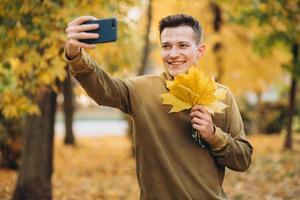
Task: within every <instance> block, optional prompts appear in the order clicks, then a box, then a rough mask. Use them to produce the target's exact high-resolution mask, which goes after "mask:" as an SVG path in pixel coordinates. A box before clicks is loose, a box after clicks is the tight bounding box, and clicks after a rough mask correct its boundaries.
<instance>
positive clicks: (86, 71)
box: [64, 50, 134, 114]
mask: <svg viewBox="0 0 300 200" xmlns="http://www.w3.org/2000/svg"><path fill="white" fill-rule="evenodd" d="M64 59H65V60H66V61H67V62H68V63H69V67H70V72H71V74H72V75H73V76H74V77H75V78H76V79H77V81H78V82H79V83H80V84H81V86H82V87H83V88H84V90H85V91H86V92H87V94H88V95H89V96H90V97H91V98H92V99H93V100H95V101H96V103H98V104H99V105H104V106H110V107H114V108H118V109H120V110H121V111H123V112H125V113H127V114H132V113H133V112H134V110H133V109H132V104H131V96H130V95H131V94H134V93H133V92H131V90H133V88H134V86H133V85H132V83H131V82H130V81H126V80H121V79H118V78H113V77H111V76H110V75H109V74H108V73H107V72H105V71H104V70H103V69H102V68H101V67H100V66H99V65H98V64H97V63H96V62H95V61H94V60H93V59H92V58H91V57H90V56H89V55H88V54H87V53H86V52H85V51H84V50H81V51H80V53H79V54H78V55H77V56H76V57H75V58H74V59H72V60H70V59H68V58H67V57H66V54H64ZM72 66H76V68H77V69H78V68H81V69H82V70H80V71H74V70H73V69H74V68H73V67H72Z"/></svg>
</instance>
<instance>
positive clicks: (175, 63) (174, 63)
mask: <svg viewBox="0 0 300 200" xmlns="http://www.w3.org/2000/svg"><path fill="white" fill-rule="evenodd" d="M182 63H184V62H170V64H171V65H178V64H182Z"/></svg>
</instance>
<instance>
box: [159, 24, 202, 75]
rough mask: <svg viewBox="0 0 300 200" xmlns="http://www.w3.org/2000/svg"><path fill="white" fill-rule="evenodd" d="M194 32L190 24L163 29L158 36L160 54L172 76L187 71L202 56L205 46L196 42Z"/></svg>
mask: <svg viewBox="0 0 300 200" xmlns="http://www.w3.org/2000/svg"><path fill="white" fill-rule="evenodd" d="M194 34H195V33H194V30H193V28H192V27H190V26H178V27H168V28H165V29H163V31H162V33H161V36H160V43H161V54H160V55H161V58H162V60H163V63H164V65H165V67H166V69H167V71H168V72H169V73H170V74H171V75H172V76H176V75H178V74H181V73H185V72H187V70H188V69H189V68H190V67H191V66H192V65H196V63H197V61H198V59H199V58H200V57H202V55H203V53H204V50H205V47H204V45H201V44H197V43H196V40H195V35H194Z"/></svg>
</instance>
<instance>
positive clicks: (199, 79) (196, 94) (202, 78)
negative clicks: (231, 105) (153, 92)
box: [161, 67, 227, 114]
mask: <svg viewBox="0 0 300 200" xmlns="http://www.w3.org/2000/svg"><path fill="white" fill-rule="evenodd" d="M167 88H168V89H169V92H167V93H164V94H162V95H161V98H162V99H163V103H162V104H165V105H172V108H171V110H170V113H172V112H179V111H182V110H185V109H189V108H191V107H193V106H194V105H203V106H204V107H205V108H206V110H207V111H208V112H210V113H211V114H214V113H222V112H223V110H224V109H225V108H226V107H227V105H226V104H224V103H223V102H221V101H222V100H224V99H225V98H226V90H225V89H223V88H217V85H216V82H215V81H214V79H213V78H210V77H207V76H206V75H205V74H204V73H203V72H202V71H200V70H199V69H197V68H195V67H191V68H190V69H189V70H188V72H187V73H186V74H180V75H177V76H175V78H174V80H173V81H167Z"/></svg>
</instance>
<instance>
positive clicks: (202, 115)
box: [191, 110, 210, 120]
mask: <svg viewBox="0 0 300 200" xmlns="http://www.w3.org/2000/svg"><path fill="white" fill-rule="evenodd" d="M191 117H198V118H200V119H207V120H208V119H209V118H210V115H207V114H206V113H203V112H200V111H198V110H197V111H193V112H191Z"/></svg>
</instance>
